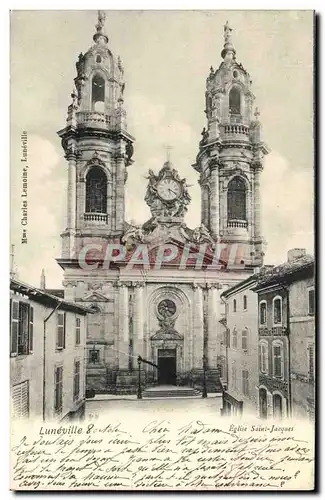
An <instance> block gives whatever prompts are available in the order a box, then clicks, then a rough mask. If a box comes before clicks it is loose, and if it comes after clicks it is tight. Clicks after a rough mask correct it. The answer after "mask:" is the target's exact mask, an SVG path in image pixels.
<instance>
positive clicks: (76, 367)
mask: <svg viewBox="0 0 325 500" xmlns="http://www.w3.org/2000/svg"><path fill="white" fill-rule="evenodd" d="M79 393H80V361H75V363H74V376H73V400H74V401H77V400H78V399H79Z"/></svg>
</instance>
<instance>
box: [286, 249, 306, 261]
mask: <svg viewBox="0 0 325 500" xmlns="http://www.w3.org/2000/svg"><path fill="white" fill-rule="evenodd" d="M305 255H306V249H305V248H292V249H291V250H289V251H288V262H293V261H294V260H297V259H301V258H302V257H304V256H305Z"/></svg>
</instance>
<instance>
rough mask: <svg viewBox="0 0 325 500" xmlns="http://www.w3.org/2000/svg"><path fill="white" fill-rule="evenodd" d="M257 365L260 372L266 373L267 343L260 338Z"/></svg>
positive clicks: (267, 359) (267, 362) (267, 361)
mask: <svg viewBox="0 0 325 500" xmlns="http://www.w3.org/2000/svg"><path fill="white" fill-rule="evenodd" d="M258 347H259V365H260V372H261V373H268V371H269V370H268V364H269V349H268V343H267V342H266V341H265V340H264V341H263V340H262V341H261V342H260V343H259V346H258Z"/></svg>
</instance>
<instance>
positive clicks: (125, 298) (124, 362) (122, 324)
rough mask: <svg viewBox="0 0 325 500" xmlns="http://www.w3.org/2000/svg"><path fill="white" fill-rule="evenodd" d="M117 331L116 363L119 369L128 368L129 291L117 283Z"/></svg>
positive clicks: (123, 284)
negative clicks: (117, 351) (117, 362)
mask: <svg viewBox="0 0 325 500" xmlns="http://www.w3.org/2000/svg"><path fill="white" fill-rule="evenodd" d="M117 286H118V291H119V292H118V296H119V297H118V304H119V306H118V307H119V330H118V350H119V353H118V361H119V369H120V370H127V369H128V368H129V289H128V287H127V284H126V283H118V284H117Z"/></svg>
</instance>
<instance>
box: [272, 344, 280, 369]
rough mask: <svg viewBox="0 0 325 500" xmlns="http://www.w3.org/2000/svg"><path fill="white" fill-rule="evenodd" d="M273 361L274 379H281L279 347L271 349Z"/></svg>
mask: <svg viewBox="0 0 325 500" xmlns="http://www.w3.org/2000/svg"><path fill="white" fill-rule="evenodd" d="M273 360H274V375H275V376H276V377H281V375H282V368H281V347H280V346H274V347H273Z"/></svg>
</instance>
